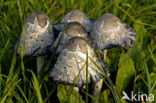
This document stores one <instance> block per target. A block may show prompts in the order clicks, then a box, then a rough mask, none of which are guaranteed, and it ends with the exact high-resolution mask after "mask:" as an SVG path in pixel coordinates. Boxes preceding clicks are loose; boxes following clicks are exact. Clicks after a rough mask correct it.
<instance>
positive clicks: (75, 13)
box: [56, 10, 93, 32]
mask: <svg viewBox="0 0 156 103" xmlns="http://www.w3.org/2000/svg"><path fill="white" fill-rule="evenodd" d="M70 22H79V23H80V24H82V25H83V26H84V27H85V29H86V31H87V32H90V31H91V29H92V25H93V24H92V22H91V20H90V19H89V18H88V17H87V15H86V14H85V13H83V12H82V11H80V10H72V11H71V12H69V13H68V14H66V16H65V17H64V18H63V19H62V20H61V23H70ZM56 28H57V29H59V30H60V31H62V30H63V28H64V25H59V26H56Z"/></svg>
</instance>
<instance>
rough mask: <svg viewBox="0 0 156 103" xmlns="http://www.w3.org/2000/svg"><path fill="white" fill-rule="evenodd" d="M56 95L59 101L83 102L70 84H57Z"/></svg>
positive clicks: (63, 102)
mask: <svg viewBox="0 0 156 103" xmlns="http://www.w3.org/2000/svg"><path fill="white" fill-rule="evenodd" d="M57 96H58V98H59V101H60V103H85V102H84V101H83V100H82V97H81V95H80V94H78V93H77V92H76V91H75V90H74V88H73V87H72V86H67V85H62V84H59V85H58V87H57Z"/></svg>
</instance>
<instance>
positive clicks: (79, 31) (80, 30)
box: [50, 22, 89, 54]
mask: <svg viewBox="0 0 156 103" xmlns="http://www.w3.org/2000/svg"><path fill="white" fill-rule="evenodd" d="M62 36H63V37H62ZM61 37H62V38H61ZM72 37H82V38H85V39H86V40H89V38H88V34H87V32H86V30H85V28H84V27H83V26H82V25H81V24H80V23H78V22H70V23H68V24H67V27H66V30H65V33H64V34H63V32H60V33H59V36H58V38H57V39H56V41H55V42H54V43H53V45H52V46H51V47H50V51H54V49H55V48H56V47H57V45H58V43H59V40H61V41H60V44H59V47H58V49H57V52H56V53H57V54H59V53H60V52H61V50H62V47H63V44H65V43H66V42H67V41H68V40H69V39H71V38H72ZM60 38H61V39H60Z"/></svg>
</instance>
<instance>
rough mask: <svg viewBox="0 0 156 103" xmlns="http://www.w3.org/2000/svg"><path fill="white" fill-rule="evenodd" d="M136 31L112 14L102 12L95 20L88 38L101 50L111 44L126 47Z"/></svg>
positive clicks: (132, 41) (128, 46)
mask: <svg viewBox="0 0 156 103" xmlns="http://www.w3.org/2000/svg"><path fill="white" fill-rule="evenodd" d="M135 36H136V33H135V32H134V31H133V29H132V28H131V27H129V26H128V25H126V24H124V23H122V22H121V20H120V19H119V18H118V17H116V16H114V15H113V14H104V15H102V16H101V17H100V18H98V19H97V21H96V22H95V24H94V26H93V29H92V32H91V33H90V38H91V41H92V44H93V46H94V47H95V48H97V49H100V50H103V49H107V48H110V47H112V46H119V47H122V48H125V49H128V48H130V47H132V46H133V44H134V42H135Z"/></svg>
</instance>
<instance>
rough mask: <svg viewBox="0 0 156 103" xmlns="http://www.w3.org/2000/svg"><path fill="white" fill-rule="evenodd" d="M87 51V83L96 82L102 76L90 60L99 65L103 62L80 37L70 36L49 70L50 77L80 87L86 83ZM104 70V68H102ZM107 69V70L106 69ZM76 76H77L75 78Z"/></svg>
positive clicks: (101, 65)
mask: <svg viewBox="0 0 156 103" xmlns="http://www.w3.org/2000/svg"><path fill="white" fill-rule="evenodd" d="M87 52H88V83H91V82H92V81H93V82H97V81H99V80H100V79H101V78H103V77H104V76H103V74H102V73H101V71H100V70H99V69H98V68H97V67H96V66H95V65H94V63H93V62H92V61H91V60H90V59H89V57H90V58H92V60H93V61H94V62H95V63H96V64H97V65H98V66H99V67H101V68H102V67H103V64H102V63H101V62H100V61H99V60H98V57H97V56H96V54H95V52H94V49H93V48H92V47H91V45H90V44H89V43H88V42H87V40H86V39H84V38H81V37H73V38H71V39H70V40H69V41H68V42H67V43H66V44H65V45H64V48H63V50H62V51H61V53H60V55H59V57H58V60H57V61H56V63H55V64H54V66H53V67H52V69H51V71H50V75H49V76H50V77H52V79H53V80H54V81H59V82H61V83H63V84H73V83H74V81H76V82H75V86H78V87H82V86H83V85H84V84H86V53H87ZM104 71H105V70H104ZM106 71H107V70H106ZM76 78H78V79H77V80H76Z"/></svg>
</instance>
